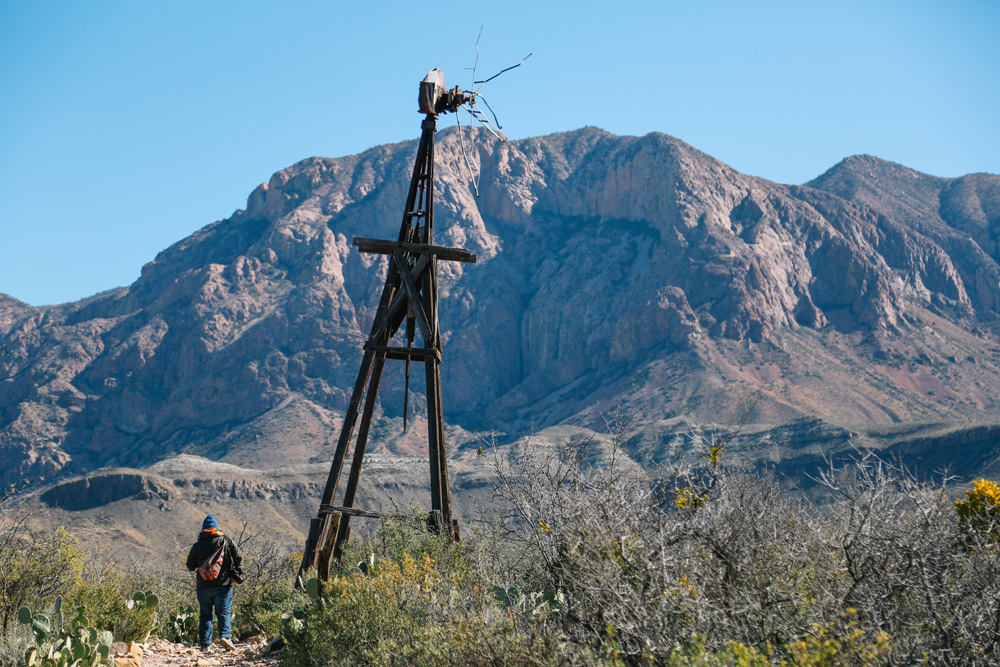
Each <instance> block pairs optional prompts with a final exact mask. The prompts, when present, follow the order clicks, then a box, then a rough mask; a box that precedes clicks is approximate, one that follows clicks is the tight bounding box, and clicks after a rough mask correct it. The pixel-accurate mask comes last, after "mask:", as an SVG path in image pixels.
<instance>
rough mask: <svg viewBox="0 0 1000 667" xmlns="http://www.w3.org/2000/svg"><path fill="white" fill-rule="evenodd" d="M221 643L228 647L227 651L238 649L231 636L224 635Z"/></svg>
mask: <svg viewBox="0 0 1000 667" xmlns="http://www.w3.org/2000/svg"><path fill="white" fill-rule="evenodd" d="M219 643H220V644H222V648H224V649H226V650H227V651H235V650H236V644H234V643H233V640H231V639H230V638H229V637H223V638H222V639H220V640H219Z"/></svg>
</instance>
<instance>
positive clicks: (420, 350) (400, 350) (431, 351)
mask: <svg viewBox="0 0 1000 667" xmlns="http://www.w3.org/2000/svg"><path fill="white" fill-rule="evenodd" d="M365 349H367V350H375V351H376V352H385V356H386V357H388V358H389V359H401V360H403V361H406V359H408V358H412V357H419V358H420V359H437V360H438V361H441V353H440V352H438V351H437V350H436V349H435V348H433V347H391V346H388V345H366V346H365Z"/></svg>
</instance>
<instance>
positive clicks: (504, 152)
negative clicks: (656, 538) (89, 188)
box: [0, 128, 1000, 494]
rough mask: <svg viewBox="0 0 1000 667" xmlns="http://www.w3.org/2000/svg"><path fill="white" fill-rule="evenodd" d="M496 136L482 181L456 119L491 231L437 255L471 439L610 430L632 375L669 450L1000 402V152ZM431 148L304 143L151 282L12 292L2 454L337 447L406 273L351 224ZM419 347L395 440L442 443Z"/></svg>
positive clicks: (371, 231) (379, 206) (482, 224)
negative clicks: (319, 149) (851, 151)
mask: <svg viewBox="0 0 1000 667" xmlns="http://www.w3.org/2000/svg"><path fill="white" fill-rule="evenodd" d="M479 151H480V157H481V161H482V184H481V189H480V196H479V197H476V196H475V195H474V193H473V191H472V188H471V186H470V184H469V182H468V178H467V174H466V171H465V169H466V168H465V161H464V158H463V154H462V148H461V144H460V141H459V137H458V135H457V134H456V133H455V132H454V131H453V130H444V131H442V132H440V133H439V136H438V147H437V178H438V182H437V190H436V242H438V243H440V244H442V245H453V246H461V247H465V248H468V249H469V250H472V251H473V252H476V253H477V254H478V255H479V262H478V263H477V264H475V265H464V264H456V263H448V262H444V263H442V265H441V275H440V280H439V283H440V288H441V321H442V337H443V341H444V349H445V360H444V364H443V370H442V373H443V391H444V406H445V416H446V420H447V421H448V422H449V424H450V426H449V434H448V437H449V447H450V451H451V452H452V454H453V456H455V457H456V459H462V458H463V457H468V456H470V453H473V452H474V450H475V447H476V442H475V437H474V435H473V434H474V432H475V431H490V430H495V431H497V432H501V433H506V434H509V437H515V436H517V435H523V434H526V433H530V432H532V431H535V432H537V431H542V430H544V429H546V428H548V427H553V426H556V425H559V424H568V425H574V426H578V427H583V428H587V429H593V430H600V429H602V428H603V426H602V415H607V414H610V413H611V412H613V411H614V410H615V408H616V406H617V405H619V404H620V405H621V408H622V411H623V412H624V413H625V414H627V415H628V416H630V417H631V418H632V419H633V420H634V423H633V430H634V437H633V439H632V442H634V443H637V444H636V446H637V447H638V446H639V445H640V444H641V448H642V450H643V452H644V454H643V457H644V458H651V459H654V460H655V459H656V458H657V457H659V456H664V455H665V454H664V452H665V451H666V450H665V448H664V447H665V445H664V444H663V443H665V442H667V441H669V440H670V438H671V437H673V436H672V435H671V434H676V432H677V431H678V429H681V430H683V429H684V428H688V426H687V424H688V423H695V424H721V425H725V424H732V423H736V422H739V421H742V420H745V419H747V418H749V422H750V423H751V424H753V429H751V430H752V431H753V432H760V433H764V432H771V430H773V429H775V428H778V429H780V428H781V427H782V426H783V425H786V424H792V425H793V426H794V425H795V424H801V423H802V422H801V420H802V419H816V420H819V421H820V423H822V424H823V425H824V426H823V428H827V429H834V430H836V431H837V432H838V433H842V434H846V435H844V437H843V438H840V440H838V442H843V441H846V440H849V439H851V438H852V437H862V436H863V437H867V436H864V434H866V433H877V432H879V429H885V428H896V427H898V428H902V426H900V425H907V424H914V423H931V422H932V423H934V424H938V425H940V429H944V430H946V431H948V432H949V433H951V432H955V430H956V429H957V430H959V431H960V430H962V429H967V428H970V429H971V428H980V426H979V425H980V424H991V423H994V422H998V421H1000V412H998V407H1000V406H998V403H997V398H996V391H995V389H996V388H997V387H998V386H1000V347H998V340H1000V339H998V333H1000V330H998V314H1000V247H998V234H1000V176H996V175H990V174H972V175H969V176H964V177H962V178H954V179H948V178H937V177H933V176H929V175H926V174H921V173H918V172H915V171H913V170H910V169H907V168H905V167H902V166H900V165H896V164H892V163H889V162H886V161H883V160H879V159H877V158H874V157H870V156H855V157H851V158H848V159H846V160H844V161H842V162H841V163H839V164H838V165H836V166H834V167H833V168H832V169H830V170H829V171H828V172H827V173H825V174H823V175H822V176H820V177H819V178H817V179H815V180H813V181H811V182H810V183H807V184H805V185H801V186H794V185H793V186H789V185H781V184H777V183H773V182H770V181H767V180H765V179H762V178H756V177H753V176H747V175H744V174H741V173H738V172H736V171H735V170H733V169H731V168H730V167H728V166H726V165H725V164H722V163H721V162H719V161H717V160H715V159H713V158H711V157H710V156H708V155H705V154H704V153H701V152H699V151H698V150H696V149H695V148H693V147H691V146H689V145H687V144H685V143H684V142H682V141H680V140H678V139H675V138H673V137H670V136H667V135H663V134H658V133H657V134H650V135H647V136H644V137H618V136H614V135H611V134H609V133H607V132H604V131H601V130H599V129H596V128H584V129H582V130H578V131H574V132H567V133H563V134H555V135H551V136H546V137H538V138H532V139H524V140H520V141H514V142H510V143H507V144H497V143H492V142H487V141H482V142H480V143H479ZM415 152H416V142H415V141H411V142H404V143H399V144H392V145H385V146H379V147H376V148H373V149H370V150H368V151H366V152H364V153H362V154H360V155H353V156H348V157H342V158H336V159H327V158H310V159H307V160H304V161H302V162H300V163H298V164H296V165H293V166H292V167H289V168H288V169H285V170H282V171H280V172H278V173H276V174H275V175H274V176H272V177H271V179H270V181H269V182H268V183H266V184H262V185H261V186H259V187H258V188H257V189H256V190H254V191H253V192H252V193H251V194H250V196H249V199H248V201H247V204H246V208H245V209H241V210H238V211H236V212H235V213H234V214H233V215H232V216H231V217H229V218H228V219H226V220H221V221H218V222H215V223H212V224H210V225H208V226H207V227H204V228H203V229H201V230H199V231H198V232H196V233H195V234H193V235H191V236H190V237H188V238H186V239H183V240H181V241H179V242H178V243H176V244H175V245H173V246H171V247H169V248H167V249H166V250H164V251H163V252H161V253H160V254H159V255H158V256H157V257H156V258H155V259H154V260H153V261H152V262H150V263H149V264H147V265H146V266H145V267H144V268H143V270H142V275H141V277H140V278H139V279H138V280H137V281H136V282H135V283H133V284H132V285H130V286H128V287H123V288H119V289H114V290H110V291H108V292H105V293H102V294H98V295H95V296H93V297H91V298H88V299H85V300H82V301H79V302H75V303H68V304H62V305H57V306H48V307H43V308H35V307H31V306H29V305H26V304H23V303H20V302H18V301H16V300H14V299H11V298H9V297H5V296H0V478H2V482H3V483H4V484H11V483H14V484H21V483H23V482H24V481H25V480H27V481H30V482H32V483H33V484H35V485H36V486H38V485H39V484H42V483H43V482H42V481H43V480H45V481H46V483H48V482H52V481H54V480H60V479H66V478H68V477H72V476H74V475H86V474H88V473H91V471H94V470H96V469H99V468H105V467H114V466H117V467H127V468H130V469H136V468H145V467H148V466H150V465H153V464H156V463H157V462H159V461H164V460H166V459H170V458H172V457H176V456H178V455H182V454H189V455H197V456H200V457H205V458H208V459H212V460H215V461H220V462H223V463H228V464H233V465H239V466H247V467H250V468H253V469H259V470H269V469H274V468H276V467H279V466H294V465H305V464H310V463H311V464H317V465H319V464H324V463H328V461H329V460H330V458H331V457H332V447H333V442H334V441H335V439H336V436H337V433H338V429H339V425H340V419H341V415H342V413H343V411H344V409H345V406H346V404H347V401H348V400H349V395H350V391H351V388H352V387H353V384H354V380H355V376H356V373H357V368H358V364H359V360H360V356H361V348H362V345H363V343H364V340H365V338H366V336H367V332H368V328H369V327H370V324H371V319H372V316H373V313H374V309H375V307H376V305H377V299H378V294H379V290H380V288H381V285H382V281H383V279H384V276H385V272H386V263H385V262H386V260H385V259H384V258H383V257H381V256H374V255H364V254H361V253H359V252H357V251H356V250H355V249H353V248H352V247H351V239H352V236H354V235H358V236H367V237H379V238H394V237H395V235H396V233H397V232H398V225H399V220H400V216H401V214H402V206H403V202H404V200H405V193H406V188H407V186H408V183H409V175H410V171H411V169H412V160H413V157H414V155H415ZM7 251H8V252H13V251H15V249H11V248H8V249H7ZM401 366H402V364H397V365H391V366H390V367H389V369H388V376H387V379H386V380H385V381H384V382H383V390H382V392H381V406H380V408H379V413H378V422H377V426H376V429H375V432H374V433H373V443H372V444H373V447H374V449H375V452H376V454H379V455H382V456H387V457H392V456H396V457H400V456H402V457H418V456H420V454H421V452H422V447H424V439H423V437H422V428H421V423H420V419H419V418H417V419H416V420H413V421H414V426H413V427H412V428H411V429H410V430H408V431H407V432H406V433H405V434H404V433H403V432H402V428H401V412H402V405H403V400H402V392H403V375H402V368H401ZM419 376H420V374H419V373H415V374H414V378H418V377H419ZM411 389H413V390H414V392H415V396H411V401H410V405H411V407H412V406H415V408H414V409H415V410H416V413H417V414H418V415H419V412H420V410H422V409H423V407H424V403H423V399H422V396H421V392H422V387H421V385H420V381H419V380H416V379H415V381H414V383H413V385H412V386H411ZM748 411H749V415H748V414H747V412H748ZM893 425H896V426H895V427H894V426H893ZM789 432H796V431H795V429H794V428H793V429H792V430H791V431H789ZM852 434H853V435H852ZM859 434H860V435H859ZM872 437H875V436H872ZM776 438H777V440H776V441H780V440H781V438H780V437H778V436H776ZM876 439H877V438H876ZM772 441H775V440H774V439H772ZM800 444H801V443H800ZM748 447H749V445H748ZM750 449H752V447H750ZM761 451H762V452H763V450H761ZM768 451H773V450H768ZM782 451H786V450H782ZM761 455H763V453H761ZM321 467H322V465H321ZM130 488H131V487H130ZM136 488H137V489H139V490H138V491H137V493H139V494H141V493H145V492H149V493H154V494H155V492H154V491H152V490H150V489H148V488H146V487H142V488H139V487H136Z"/></svg>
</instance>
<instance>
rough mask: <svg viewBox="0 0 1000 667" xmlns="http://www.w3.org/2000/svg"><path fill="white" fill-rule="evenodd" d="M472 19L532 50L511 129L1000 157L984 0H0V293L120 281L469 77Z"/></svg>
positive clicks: (409, 129)
mask: <svg viewBox="0 0 1000 667" xmlns="http://www.w3.org/2000/svg"><path fill="white" fill-rule="evenodd" d="M480 25H485V29H484V31H483V36H482V41H481V42H480V50H481V53H482V55H481V57H480V62H479V64H480V72H481V73H484V74H486V73H491V72H493V71H496V70H499V69H501V68H503V67H505V66H507V65H510V64H513V63H515V62H517V61H518V60H519V59H520V58H522V57H523V56H524V55H526V54H527V53H528V52H533V53H534V55H533V56H532V58H531V59H530V60H529V61H528V62H527V63H526V64H525V66H524V67H522V68H520V69H518V70H515V71H513V72H510V73H508V74H505V75H504V76H503V77H501V78H500V79H498V80H497V81H495V82H492V83H491V84H490V85H489V88H488V92H489V93H490V94H489V96H488V97H489V100H490V103H491V104H492V105H493V107H494V108H495V109H496V110H497V111H498V113H499V114H500V120H501V122H502V123H503V125H504V129H505V131H506V132H507V134H508V136H510V137H512V138H522V137H528V136H535V135H541V134H548V133H552V132H560V131H564V130H572V129H576V128H579V127H582V126H584V125H597V126H599V127H602V128H604V129H606V130H609V131H611V132H614V133H616V134H645V133H647V132H652V131H660V132H666V133H667V134H671V135H674V136H676V137H679V138H680V139H682V140H684V141H686V142H688V143H690V144H692V145H694V146H695V147H697V148H699V149H701V150H703V151H705V152H707V153H709V154H711V155H713V156H715V157H717V158H719V159H721V160H723V161H724V162H727V163H728V164H730V165H732V166H733V167H735V168H736V169H738V170H740V171H743V172H746V173H750V174H755V175H758V176H763V177H766V178H770V179H772V180H776V181H780V182H786V183H801V182H804V181H807V180H809V179H811V178H813V177H815V176H817V175H818V174H820V173H822V172H823V171H825V170H826V169H827V168H828V167H830V166H831V165H833V164H835V163H836V162H837V161H838V160H840V159H841V158H843V157H845V156H847V155H851V154H855V153H871V154H874V155H878V156H879V157H882V158H885V159H889V160H893V161H896V162H901V163H903V164H905V165H907V166H910V167H913V168H915V169H919V170H921V171H925V172H928V173H931V174H935V175H939V176H958V175H961V174H965V173H968V172H975V171H988V172H992V173H998V172H1000V2H997V1H996V0H982V1H963V0H956V1H953V2H938V1H934V2H931V1H925V0H909V1H899V2H894V1H887V2H879V1H877V0H870V1H867V2H854V1H853V0H838V1H835V2H806V1H797V2H769V1H767V0H761V1H758V2H745V1H743V2H711V1H706V2H691V1H690V0H686V1H685V2H669V1H664V0H660V1H657V2H628V1H627V0H622V1H619V2H589V1H577V2H559V3H557V2H540V1H538V0H536V1H534V2H494V3H488V2H487V3H482V2H480V3H474V2H468V1H464V2H454V3H453V2H435V3H417V2H405V3H403V2H371V3H358V2H352V3H347V2H333V1H329V2H294V1H289V2H273V1H271V2H249V1H245V2H225V1H218V0H213V1H211V2H205V1H204V0H201V1H199V2H188V1H184V0H172V1H170V2H165V1H161V2H152V1H149V2H145V1H143V2H135V1H134V0H129V1H125V2H78V1H73V2H69V1H66V2H55V1H50V2H29V1H28V0H0V90H2V104H0V202H2V205H0V252H2V257H0V292H4V293H7V294H10V295H12V296H14V297H17V298H19V299H21V300H23V301H26V302H28V303H31V304H34V305H42V304H49V303H59V302H63V301H70V300H75V299H78V298H81V297H84V296H88V295H90V294H94V293H96V292H99V291H102V290H105V289H109V288H112V287H116V286H119V285H125V284H129V283H131V282H132V281H133V280H135V279H136V278H137V277H138V275H139V270H140V268H141V267H142V265H143V264H144V263H146V262H148V261H150V260H151V259H152V258H153V257H154V256H155V255H156V253H157V252H158V251H159V250H161V249H163V248H165V247H166V246H168V245H169V244H171V243H173V242H175V241H177V240H179V239H181V238H183V237H185V236H187V235H188V234H190V233H191V232H193V231H194V230H195V229H198V228H199V227H202V226H204V225H206V224H208V223H210V222H212V221H214V220H218V219H221V218H225V217H227V216H228V215H230V214H231V213H232V212H233V211H234V210H235V209H238V208H242V207H243V206H245V202H246V197H247V195H248V194H249V193H250V191H251V190H252V189H253V188H254V187H255V186H256V185H257V184H259V183H261V182H263V181H266V180H267V179H268V178H269V177H270V175H271V174H272V173H273V172H275V171H278V170H280V169H283V168H285V167H287V166H289V165H291V164H293V163H294V162H296V161H298V160H300V159H303V158H306V157H309V156H313V155H320V156H327V157H336V156H340V155H347V154H351V153H357V152H359V151H363V150H365V149H367V148H369V147H371V146H375V145H378V144H382V143H387V142H394V141H400V140H405V139H410V138H415V137H416V136H417V135H418V133H419V116H418V114H417V113H416V109H415V94H416V89H417V83H418V82H419V80H420V79H421V78H422V77H423V75H424V74H425V73H426V72H427V70H428V69H430V68H431V67H441V68H442V69H443V70H444V71H445V76H446V77H447V80H448V83H449V85H452V84H454V83H456V82H457V83H461V84H463V85H465V86H467V85H468V82H467V81H466V79H467V78H468V76H469V74H470V73H469V72H467V71H465V70H464V69H463V68H465V67H469V66H471V65H472V62H473V60H474V57H475V51H474V44H475V40H476V35H477V33H478V31H479V27H480ZM484 92H486V91H484ZM453 122H454V121H453V120H452V119H451V118H450V117H447V118H445V119H444V120H443V122H442V127H446V126H448V125H449V124H451V123H453Z"/></svg>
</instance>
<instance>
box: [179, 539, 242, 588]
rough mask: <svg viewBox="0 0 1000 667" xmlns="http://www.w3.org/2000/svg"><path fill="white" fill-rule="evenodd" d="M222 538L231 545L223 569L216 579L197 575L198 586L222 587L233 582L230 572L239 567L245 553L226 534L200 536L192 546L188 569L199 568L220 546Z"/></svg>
mask: <svg viewBox="0 0 1000 667" xmlns="http://www.w3.org/2000/svg"><path fill="white" fill-rule="evenodd" d="M222 540H225V541H226V543H227V544H228V545H229V546H228V547H226V557H225V559H224V560H223V561H222V570H221V571H220V572H219V576H218V578H216V579H215V580H214V581H205V580H204V579H202V578H201V577H200V576H199V577H197V580H198V584H197V585H196V588H221V587H223V586H229V585H230V584H232V580H231V579H230V578H229V573H230V572H232V571H233V570H234V569H239V567H240V564H241V563H242V562H243V555H242V554H241V553H240V550H239V548H238V547H237V546H236V543H235V542H233V541H232V540H231V539H229V538H228V537H226V536H225V535H212V536H209V537H202V538H199V539H198V541H197V542H195V543H194V546H192V547H191V551H189V552H188V557H187V569H189V570H197V569H198V567H199V566H200V565H201V564H202V563H204V562H205V560H206V559H208V557H209V556H211V555H212V554H213V553H214V552H215V550H216V549H218V548H219V545H221V544H222Z"/></svg>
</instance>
